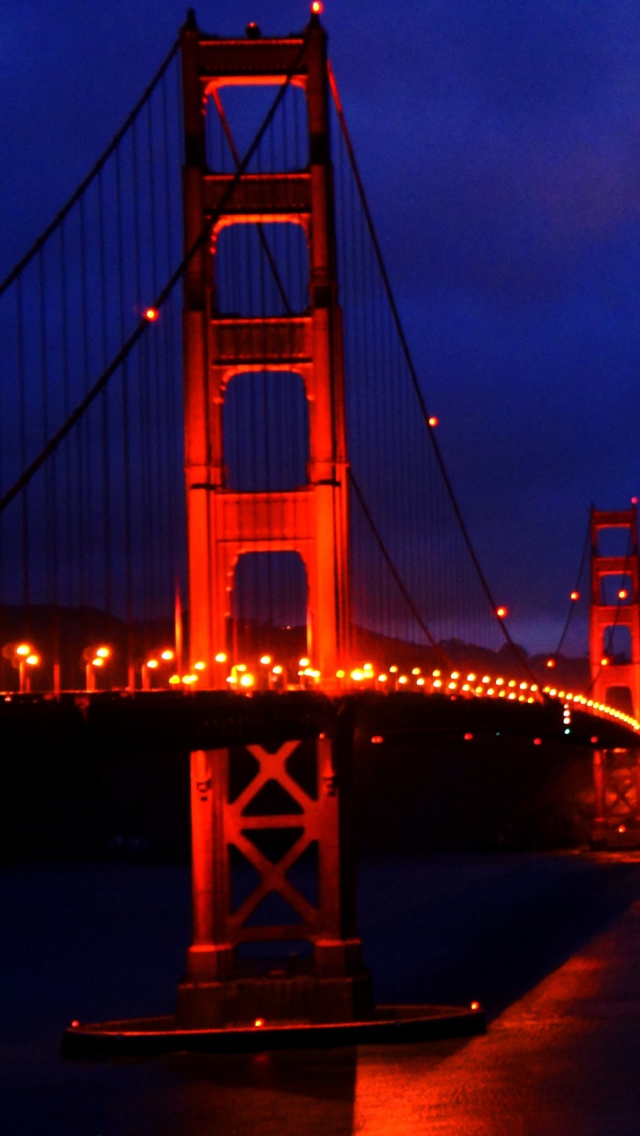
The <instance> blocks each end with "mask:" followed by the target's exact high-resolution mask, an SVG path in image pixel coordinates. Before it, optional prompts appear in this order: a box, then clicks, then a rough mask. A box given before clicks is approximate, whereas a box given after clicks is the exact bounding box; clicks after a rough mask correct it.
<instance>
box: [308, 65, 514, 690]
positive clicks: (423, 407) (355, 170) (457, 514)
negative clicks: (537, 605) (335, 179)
mask: <svg viewBox="0 0 640 1136" xmlns="http://www.w3.org/2000/svg"><path fill="white" fill-rule="evenodd" d="M327 66H328V72H329V83H330V87H331V94H332V96H333V101H334V104H335V109H336V114H337V116H338V121H339V123H340V129H341V131H342V135H343V138H344V143H345V147H346V150H347V154H348V156H349V162H350V164H351V169H352V171H353V176H354V180H355V182H356V186H357V188H358V195H359V197H360V202H361V204H362V209H363V212H364V215H365V219H366V223H367V228H368V230H369V235H370V237H371V241H372V245H373V249H374V252H375V256H376V260H377V263H378V267H379V269H380V274H381V276H382V281H383V284H384V289H385V292H386V295H387V299H388V301H389V306H390V308H391V313H392V315H393V320H394V323H395V326H396V330H397V332H398V336H399V339H400V344H401V346H402V352H403V354H404V357H405V361H406V363H407V367H408V369H409V375H410V377H411V382H412V385H413V388H414V391H415V395H416V398H417V400H418V405H419V407H420V412H421V414H422V417H423V420H424V424H425V427H426V429H427V431H428V434H429V438H430V440H431V445H432V446H433V451H434V454H435V458H436V461H437V464H438V467H439V469H440V473H441V475H442V479H443V482H444V485H445V488H446V490H447V495H448V497H449V500H450V501H451V505H452V508H453V511H454V514H455V517H456V520H457V522H458V525H459V527H460V531H461V533H462V537H463V539H464V542H465V544H466V546H467V551H468V553H469V555H470V557H471V560H472V563H473V566H474V568H475V570H476V573H477V576H478V579H479V581H480V584H481V587H482V589H483V591H484V593H485V596H486V598H487V600H488V601H489V605H490V607H491V611H492V613H493V616H494V618H495V619H496V621H497V623H498V625H499V627H500V630H501V632H502V634H503V636H504V638H505V639H506V641H507V643H508V644H509V646H510V647H511V648H512V650H513V652H514V655H515V656H516V658H517V660H518V662H519V663H520V665H521V666H522V667H523V669H524V670H525V671H526V673H527V674H528V675H529V677H530V678H531V679H532V680H533V681H534V682H535V681H537V680H536V676H535V675H534V674H533V672H532V670H531V669H530V667H529V665H528V663H527V661H526V658H525V657H524V655H523V654H522V651H521V649H520V647H519V646H518V644H517V643H516V642H515V640H514V639H513V638H512V636H511V634H510V632H509V629H508V628H507V626H506V625H505V622H504V620H503V619H501V618H500V617H499V616H498V614H497V610H498V609H497V606H496V601H495V599H494V597H493V595H492V593H491V589H490V587H489V583H488V581H487V579H486V576H485V574H484V572H483V570H482V566H481V564H480V561H479V559H478V556H477V554H476V551H475V548H474V546H473V543H472V540H471V536H470V534H469V531H468V529H467V526H466V524H465V522H464V518H463V516H462V512H461V510H460V506H459V504H458V501H457V498H456V495H455V493H454V491H453V486H452V484H451V480H450V478H449V475H448V473H447V469H446V466H445V464H444V459H443V457H442V453H441V452H440V447H439V446H438V443H437V441H436V437H435V433H434V430H433V428H432V427H431V425H430V424H429V414H428V411H427V406H426V403H425V399H424V395H423V393H422V389H421V387H420V382H419V379H418V374H417V371H416V368H415V365H414V362H413V357H412V355H411V351H410V349H409V344H408V341H407V337H406V335H405V332H404V327H403V325H402V321H401V319H400V313H399V311H398V307H397V304H396V301H395V297H394V294H393V291H392V288H391V282H390V280H389V274H388V272H387V268H386V265H385V262H384V259H383V256H382V249H381V248H380V242H379V241H378V236H377V233H376V230H375V226H374V223H373V216H372V214H371V210H370V208H369V202H368V200H367V196H366V193H365V189H364V184H363V181H362V177H361V175H360V170H359V167H358V163H357V161H356V156H355V151H354V148H353V144H352V142H351V136H350V134H349V130H348V127H347V123H346V119H345V115H344V111H343V108H342V103H341V101H340V96H339V93H338V87H337V83H336V79H335V75H334V73H333V69H332V67H331V65H330V64H328V65H327Z"/></svg>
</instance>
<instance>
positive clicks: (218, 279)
mask: <svg viewBox="0 0 640 1136" xmlns="http://www.w3.org/2000/svg"><path fill="white" fill-rule="evenodd" d="M214 282H215V306H216V309H217V311H218V313H219V314H220V315H221V316H234V317H244V318H252V319H256V318H258V319H265V318H266V319H269V318H274V317H278V316H289V315H292V314H298V313H301V312H306V311H307V309H308V307H309V253H308V247H307V237H306V233H305V230H304V227H303V225H301V224H298V223H297V222H295V221H260V222H254V221H237V222H236V223H233V224H227V225H224V226H223V227H222V228H220V229H219V231H218V232H217V234H216V244H215V257H214Z"/></svg>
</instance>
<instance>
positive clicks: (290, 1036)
mask: <svg viewBox="0 0 640 1136" xmlns="http://www.w3.org/2000/svg"><path fill="white" fill-rule="evenodd" d="M259 1021H260V1024H258V1022H256V1023H254V1024H253V1025H250V1026H249V1025H238V1026H233V1025H230V1026H226V1027H224V1028H222V1029H181V1028H180V1027H179V1026H178V1025H177V1023H176V1019H175V1018H168V1017H167V1018H131V1019H127V1020H123V1021H111V1022H92V1023H89V1024H86V1023H77V1024H76V1023H73V1024H72V1025H70V1026H69V1027H68V1028H67V1029H66V1030H65V1032H64V1035H63V1038H62V1051H63V1053H64V1054H65V1056H67V1057H115V1056H122V1057H125V1056H137V1057H143V1056H145V1057H151V1056H155V1055H159V1054H162V1053H177V1052H181V1051H182V1052H184V1051H187V1052H192V1053H251V1052H257V1051H260V1050H269V1049H301V1048H307V1049H328V1048H337V1047H338V1046H348V1045H367V1044H378V1045H389V1044H396V1045H398V1044H408V1043H411V1042H420V1041H439V1040H443V1039H444V1038H450V1037H470V1036H473V1035H475V1034H481V1033H484V1030H485V1020H484V1013H483V1011H482V1009H481V1008H480V1007H479V1006H476V1005H475V1004H474V1006H472V1007H464V1006H460V1007H458V1006H376V1007H375V1009H374V1011H373V1014H372V1016H371V1017H369V1018H366V1019H364V1020H362V1021H349V1022H301V1021H293V1022H283V1021H279V1022H274V1023H273V1024H271V1023H269V1022H267V1021H264V1022H263V1021H262V1020H261V1019H259Z"/></svg>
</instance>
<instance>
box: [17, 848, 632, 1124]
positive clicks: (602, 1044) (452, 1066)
mask: <svg viewBox="0 0 640 1136" xmlns="http://www.w3.org/2000/svg"><path fill="white" fill-rule="evenodd" d="M188 886H189V884H188V870H187V869H186V868H178V867H150V866H140V865H137V866H132V865H126V864H118V865H57V866H56V865H51V866H46V867H38V866H28V867H11V868H5V869H3V871H2V873H1V875H0V899H1V900H2V907H3V911H4V912H5V919H4V920H3V931H2V937H1V940H0V984H1V985H0V993H1V996H2V1002H3V1012H2V1017H1V1024H0V1030H1V1031H2V1032H1V1043H2V1052H3V1057H4V1062H3V1066H4V1072H3V1073H2V1074H1V1075H2V1077H3V1078H4V1079H3V1082H2V1111H3V1114H4V1117H5V1119H4V1121H3V1131H6V1132H8V1133H11V1136H13V1133H24V1134H25V1136H45V1133H46V1136H69V1134H70V1133H76V1132H78V1133H82V1134H83V1136H84V1134H85V1133H86V1134H88V1136H176V1134H178V1133H179V1134H180V1136H182V1134H184V1136H214V1134H215V1136H244V1134H245V1133H251V1134H252V1136H253V1134H254V1133H257V1134H259V1136H290V1134H291V1136H293V1134H294V1133H295V1136H299V1134H300V1133H305V1134H306V1133H309V1134H311V1136H316V1133H318V1134H320V1133H322V1134H323V1136H343V1134H344V1136H347V1134H351V1133H358V1134H361V1133H363V1134H366V1136H396V1133H402V1134H403V1136H404V1133H407V1134H408V1136H413V1134H414V1133H415V1136H418V1134H419V1136H423V1134H425V1133H426V1134H427V1136H431V1134H432V1133H433V1134H434V1136H436V1134H437V1136H514V1134H515V1136H520V1134H522V1136H529V1134H531V1136H568V1134H569V1133H570V1134H571V1136H576V1134H577V1136H581V1134H582V1133H584V1134H585V1136H587V1134H588V1136H611V1134H612V1133H613V1132H614V1131H615V1133H616V1136H637V1134H638V1131H640V1125H639V1123H638V1118H639V1117H640V1081H638V1079H637V1077H636V1068H635V1065H636V1059H635V1056H634V1055H635V1054H637V1053H638V1052H639V1051H640V1024H638V1023H640V1015H639V1014H637V1013H636V1012H635V1011H636V1009H637V1007H638V1006H640V967H639V966H638V958H637V946H636V944H637V943H638V942H640V913H639V912H638V910H636V909H634V910H633V911H632V912H631V913H630V914H629V915H627V916H626V917H625V918H623V919H622V921H621V922H620V921H619V922H618V923H617V924H616V928H615V929H614V930H613V931H611V932H607V933H606V934H605V935H604V936H603V937H601V938H595V939H594V938H593V936H594V935H598V933H600V932H602V931H603V930H604V929H605V928H606V927H607V926H609V925H611V924H612V923H614V922H615V921H616V920H620V918H621V916H622V915H623V913H624V911H625V909H626V908H627V907H628V906H629V904H630V903H632V902H633V901H634V900H635V899H636V898H637V897H638V896H640V867H639V866H638V865H637V864H636V863H633V862H632V858H628V862H625V861H624V860H623V859H622V858H613V859H612V858H607V857H602V856H601V857H592V856H584V857H580V856H571V855H558V856H549V855H544V856H542V855H541V856H536V855H522V856H486V857H483V856H460V855H457V856H431V857H426V856H425V857H417V858H408V857H404V858H395V859H391V858H387V859H384V860H382V859H381V860H378V861H368V862H367V863H365V864H364V865H363V866H362V868H361V872H360V923H361V929H362V932H363V938H364V941H365V953H366V956H367V960H368V962H369V965H370V967H371V969H372V972H373V976H374V980H375V985H376V991H377V995H378V997H379V999H380V1000H384V999H387V998H392V999H397V1000H407V1001H409V1000H412V999H414V1000H428V999H434V1000H435V999H436V998H438V997H440V998H442V999H443V1000H450V1001H468V1000H469V999H470V998H471V997H478V998H479V999H480V1000H481V1001H482V1002H483V1003H484V1004H485V1005H486V1006H487V1007H488V1009H489V1012H490V1016H491V1017H492V1019H493V1020H492V1024H491V1028H490V1031H489V1033H488V1035H487V1036H486V1037H483V1038H474V1039H471V1040H469V1041H457V1042H447V1043H439V1044H422V1045H418V1046H409V1047H407V1046H402V1047H389V1048H382V1047H371V1046H370V1047H361V1048H360V1049H359V1050H357V1051H356V1050H354V1049H351V1050H347V1049H345V1050H336V1051H329V1052H319V1051H309V1052H304V1051H302V1052H280V1053H274V1054H257V1055H246V1056H245V1055H241V1056H226V1057H225V1056H209V1055H187V1054H178V1055H175V1056H171V1057H165V1058H160V1059H152V1060H137V1059H121V1060H117V1061H115V1060H114V1061H109V1062H94V1061H87V1062H80V1061H64V1060H63V1059H62V1058H60V1057H59V1055H58V1049H57V1047H58V1042H59V1037H60V1032H61V1029H62V1027H63V1025H65V1024H66V1023H67V1022H68V1021H69V1020H70V1018H71V1017H79V1018H80V1019H81V1020H91V1019H93V1020H95V1019H96V1018H100V1017H104V1016H109V1017H111V1016H114V1017H115V1016H118V1015H120V1014H122V1015H123V1016H126V1015H131V1014H137V1013H141V1014H144V1013H162V1012H170V1011H171V1008H172V1003H173V998H174V990H175V984H176V982H177V980H178V978H179V977H180V974H181V972H182V967H183V961H184V948H185V946H186V943H187V941H188V934H189V902H188ZM9 915H10V918H7V916H9Z"/></svg>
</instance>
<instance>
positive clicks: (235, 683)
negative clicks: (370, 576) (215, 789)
mask: <svg viewBox="0 0 640 1136" xmlns="http://www.w3.org/2000/svg"><path fill="white" fill-rule="evenodd" d="M2 654H3V656H4V658H8V659H10V660H11V661H12V663H13V665H14V666H15V667H17V669H18V672H19V678H20V690H21V691H26V690H28V689H29V672H28V671H27V667H29V668H33V667H36V666H38V665H39V663H40V662H41V658H40V656H39V655H38V654H37V652H35V651H34V650H33V648H32V646H31V645H30V644H29V643H18V644H7V645H6V646H5V647H4V648H3V650H2ZM111 655H112V650H111V648H110V647H108V646H106V645H100V646H97V647H87V648H86V649H85V651H84V652H83V655H82V658H83V661H84V663H85V676H86V689H87V690H88V691H94V690H95V689H96V682H95V671H96V669H100V668H102V667H104V666H105V664H106V663H107V662H108V660H109V659H110V658H111ZM174 660H175V652H174V651H173V650H171V649H170V648H165V649H164V650H163V651H161V652H159V653H158V654H157V655H154V656H152V657H151V658H149V659H147V661H146V662H145V663H143V665H142V668H141V672H142V687H143V690H144V689H146V690H149V689H150V688H151V683H150V677H149V676H150V672H155V671H156V670H159V669H160V667H161V665H162V664H166V663H170V662H173V661H174ZM215 662H216V663H217V664H218V665H219V666H224V664H226V663H227V662H228V656H227V655H226V654H225V652H223V651H220V652H218V654H217V655H216V656H215ZM603 662H604V660H603ZM272 663H273V659H272V657H271V655H262V656H261V657H260V665H261V666H262V667H264V668H265V669H266V671H267V682H268V685H269V686H270V687H271V686H273V685H275V684H277V683H278V684H280V683H282V682H283V681H285V678H284V676H285V668H284V667H283V666H280V665H279V664H277V663H276V664H275V665H273V666H272V665H271V664H272ZM205 670H206V663H204V662H202V661H198V662H196V663H194V664H193V666H192V668H191V671H190V672H189V673H188V674H185V675H179V674H172V675H171V676H170V677H169V679H168V682H169V685H170V686H174V687H175V686H179V685H184V686H186V687H189V686H192V685H194V684H195V683H197V682H198V680H199V678H200V675H201V674H202V672H203V671H205ZM398 670H399V668H398V667H397V666H395V665H394V666H390V667H389V670H388V672H384V671H383V672H381V673H380V674H378V675H376V673H375V670H374V667H373V664H372V663H364V664H363V666H362V667H356V668H354V669H353V670H352V671H351V672H350V673H349V676H348V678H350V679H351V680H352V682H353V683H354V684H355V685H356V686H359V685H361V684H368V683H370V684H371V685H372V686H378V687H379V688H380V689H385V688H387V684H389V685H394V686H396V687H397V686H400V687H409V686H410V684H411V682H412V680H413V682H414V683H415V685H416V687H418V688H419V689H424V687H425V686H429V687H430V688H431V690H433V691H436V692H438V693H442V694H449V695H450V696H452V697H457V696H458V695H459V694H463V695H467V696H469V695H472V696H475V697H482V696H487V697H489V698H492V697H497V698H506V699H507V700H508V701H511V702H513V701H516V700H517V701H518V702H528V703H532V702H535V701H537V699H538V698H539V697H540V688H539V686H538V684H537V683H527V682H517V681H516V680H515V679H505V678H503V677H498V678H492V677H491V676H490V675H483V677H482V678H481V679H480V680H478V677H477V675H476V674H474V673H473V672H471V673H469V674H467V676H466V680H463V677H462V675H461V674H460V672H459V671H451V673H450V675H449V676H446V675H444V674H443V672H442V671H441V670H439V669H437V668H436V669H435V670H434V671H432V672H431V675H429V676H426V677H425V676H424V675H423V674H422V670H421V668H420V667H413V668H412V670H411V674H410V675H409V674H399V673H398ZM321 677H322V676H321V673H320V671H319V670H316V669H314V668H313V667H312V666H311V664H310V660H309V659H308V658H306V657H303V658H301V659H300V660H299V670H298V678H299V679H300V680H301V685H302V684H305V681H304V680H306V684H311V685H317V684H318V683H319V681H320V679H321ZM336 678H337V679H338V680H339V681H340V683H341V684H342V683H343V682H344V681H345V680H347V672H346V671H344V670H338V671H336ZM226 682H227V683H228V684H229V686H230V687H232V688H233V689H239V690H242V691H243V692H245V693H249V691H250V690H251V689H252V688H253V687H254V686H255V682H256V678H255V675H254V674H252V672H251V671H250V670H249V668H248V667H247V665H246V664H245V663H234V664H233V665H232V666H231V671H230V674H229V675H227V676H226ZM542 693H543V694H546V695H548V696H549V697H551V698H557V699H558V700H559V701H562V702H564V704H565V711H564V717H565V726H566V727H568V725H569V723H570V707H569V704H570V703H573V705H576V706H584V707H586V708H587V709H588V710H595V711H596V712H598V713H600V714H606V715H607V716H608V717H612V718H616V719H617V720H618V721H620V722H624V723H625V725H628V726H630V727H631V728H632V729H634V730H636V731H639V732H640V722H638V721H637V720H636V719H635V718H633V717H632V716H631V715H629V714H625V713H624V712H623V711H622V710H617V709H615V708H614V707H612V706H607V705H606V704H605V703H602V702H597V701H595V700H594V699H592V698H587V697H586V696H585V695H583V694H573V693H572V692H571V691H564V690H558V689H557V688H556V687H550V686H545V687H543V688H542ZM536 696H537V697H536Z"/></svg>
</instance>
